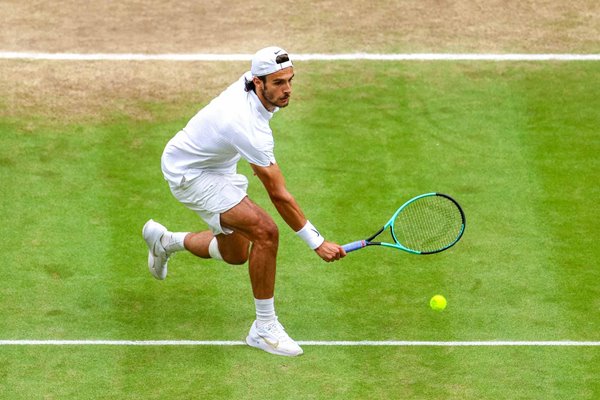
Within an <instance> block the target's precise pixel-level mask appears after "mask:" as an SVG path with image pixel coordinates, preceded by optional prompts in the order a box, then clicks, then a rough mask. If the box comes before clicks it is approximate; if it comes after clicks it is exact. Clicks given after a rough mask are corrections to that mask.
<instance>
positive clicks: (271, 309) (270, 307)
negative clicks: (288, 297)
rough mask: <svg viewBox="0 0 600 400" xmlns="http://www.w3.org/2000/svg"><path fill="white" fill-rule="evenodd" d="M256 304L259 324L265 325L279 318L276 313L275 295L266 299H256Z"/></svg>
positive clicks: (257, 322)
mask: <svg viewBox="0 0 600 400" xmlns="http://www.w3.org/2000/svg"><path fill="white" fill-rule="evenodd" d="M254 304H255V305H256V324H257V325H259V326H260V325H264V324H266V323H268V322H271V321H273V320H274V319H275V318H277V316H276V315H275V299H274V298H273V297H271V298H270V299H265V300H260V299H254Z"/></svg>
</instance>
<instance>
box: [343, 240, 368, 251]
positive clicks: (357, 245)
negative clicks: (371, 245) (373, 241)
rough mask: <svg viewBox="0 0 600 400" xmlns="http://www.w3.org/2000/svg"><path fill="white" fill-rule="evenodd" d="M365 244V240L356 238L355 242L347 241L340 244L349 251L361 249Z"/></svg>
mask: <svg viewBox="0 0 600 400" xmlns="http://www.w3.org/2000/svg"><path fill="white" fill-rule="evenodd" d="M366 246H367V242H366V241H365V240H358V241H356V242H352V243H348V244H345V245H343V246H342V248H343V249H344V250H345V251H346V253H349V252H351V251H355V250H359V249H362V248H363V247H366Z"/></svg>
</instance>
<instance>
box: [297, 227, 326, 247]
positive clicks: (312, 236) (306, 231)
mask: <svg viewBox="0 0 600 400" xmlns="http://www.w3.org/2000/svg"><path fill="white" fill-rule="evenodd" d="M296 235H298V236H299V237H300V239H302V240H304V242H306V244H307V245H308V247H310V248H311V249H313V250H314V249H316V248H317V247H319V246H320V245H322V244H323V242H324V241H325V238H324V237H323V236H321V234H320V233H319V231H318V230H317V228H315V227H314V225H313V224H311V223H310V221H306V224H305V225H304V227H303V228H302V229H300V230H299V231H298V232H296Z"/></svg>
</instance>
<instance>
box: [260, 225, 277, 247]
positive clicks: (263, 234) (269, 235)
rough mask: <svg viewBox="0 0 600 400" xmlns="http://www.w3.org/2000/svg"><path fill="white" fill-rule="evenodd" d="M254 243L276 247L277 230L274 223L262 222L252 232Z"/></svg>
mask: <svg viewBox="0 0 600 400" xmlns="http://www.w3.org/2000/svg"><path fill="white" fill-rule="evenodd" d="M254 236H255V240H254V242H255V243H256V242H260V243H265V244H267V245H277V244H278V243H279V228H277V225H276V224H275V222H274V221H263V223H262V224H261V225H260V226H259V227H258V228H257V229H256V230H255V232H254Z"/></svg>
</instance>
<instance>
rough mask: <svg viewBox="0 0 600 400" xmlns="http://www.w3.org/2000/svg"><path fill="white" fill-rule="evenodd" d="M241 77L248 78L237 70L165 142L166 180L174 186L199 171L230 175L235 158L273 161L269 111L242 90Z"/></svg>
mask: <svg viewBox="0 0 600 400" xmlns="http://www.w3.org/2000/svg"><path fill="white" fill-rule="evenodd" d="M244 77H246V78H247V79H252V75H251V74H250V73H249V72H247V73H246V74H244V75H242V77H241V78H240V79H238V80H237V81H236V82H235V83H233V84H232V85H231V86H229V87H228V88H227V89H226V90H225V91H224V92H222V93H221V94H220V95H219V96H218V97H216V98H215V99H214V100H213V101H211V102H210V103H209V104H208V105H207V106H206V107H204V108H203V109H201V110H200V111H199V112H198V113H197V114H196V115H195V116H194V117H193V118H192V119H191V120H190V121H189V122H188V124H187V125H186V127H185V128H184V129H183V130H181V131H180V132H179V133H177V135H175V136H174V137H173V138H172V139H171V140H170V141H169V143H168V144H167V146H166V147H165V150H164V152H163V155H162V160H161V161H162V162H161V165H162V171H163V174H164V176H165V179H166V180H167V181H169V182H171V183H173V184H175V185H179V184H180V183H181V182H182V181H184V178H185V180H190V179H192V178H194V177H196V176H198V175H199V174H200V173H202V171H213V172H220V173H224V174H235V173H236V167H237V162H238V161H239V160H240V158H244V159H245V160H246V161H248V162H249V163H251V164H255V165H258V166H261V167H267V166H269V165H270V164H274V163H275V156H274V153H273V148H274V142H273V132H272V131H271V127H270V126H269V121H270V120H271V118H272V117H273V113H271V112H269V111H268V110H267V109H266V108H265V107H264V106H263V105H262V103H261V102H260V100H259V98H258V97H257V96H256V93H254V92H253V91H250V92H246V91H245V90H244V86H245V79H244ZM277 110H278V109H277V108H276V109H275V111H274V112H276V111H277Z"/></svg>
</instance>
